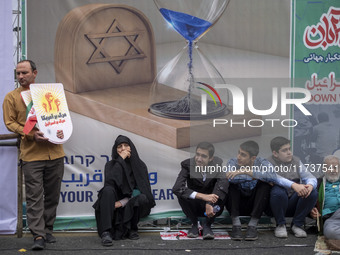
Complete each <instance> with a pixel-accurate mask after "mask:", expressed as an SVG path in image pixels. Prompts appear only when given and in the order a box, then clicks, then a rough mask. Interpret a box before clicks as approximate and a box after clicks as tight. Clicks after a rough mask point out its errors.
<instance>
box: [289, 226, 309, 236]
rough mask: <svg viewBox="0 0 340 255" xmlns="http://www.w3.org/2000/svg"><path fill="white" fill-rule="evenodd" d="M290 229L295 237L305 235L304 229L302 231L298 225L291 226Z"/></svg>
mask: <svg viewBox="0 0 340 255" xmlns="http://www.w3.org/2000/svg"><path fill="white" fill-rule="evenodd" d="M292 231H293V233H294V235H295V236H296V237H299V238H304V237H307V233H306V231H304V230H303V229H302V228H300V227H297V226H295V225H293V226H292Z"/></svg>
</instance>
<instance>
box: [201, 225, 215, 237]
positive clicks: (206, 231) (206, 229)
mask: <svg viewBox="0 0 340 255" xmlns="http://www.w3.org/2000/svg"><path fill="white" fill-rule="evenodd" d="M214 238H215V236H214V232H212V230H211V227H210V226H207V225H204V227H203V240H213V239H214Z"/></svg>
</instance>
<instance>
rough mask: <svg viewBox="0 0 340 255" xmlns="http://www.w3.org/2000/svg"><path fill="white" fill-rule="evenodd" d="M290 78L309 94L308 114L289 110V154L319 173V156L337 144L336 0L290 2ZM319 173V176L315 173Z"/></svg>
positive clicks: (339, 10) (339, 65)
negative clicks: (292, 120)
mask: <svg viewBox="0 0 340 255" xmlns="http://www.w3.org/2000/svg"><path fill="white" fill-rule="evenodd" d="M291 77H292V85H293V86H294V87H301V88H305V89H307V90H309V91H310V92H311V100H310V101H309V103H308V104H307V105H305V106H306V108H307V109H308V110H309V111H310V113H311V115H309V116H306V115H303V114H301V113H300V111H299V110H298V109H294V114H295V119H296V120H297V121H298V125H297V126H296V127H295V128H294V154H295V155H297V156H299V157H300V158H301V160H302V161H303V162H304V163H305V164H311V166H312V168H313V169H312V168H311V170H313V171H315V172H320V174H322V173H321V172H322V171H320V170H322V169H320V167H318V166H321V165H320V164H322V163H323V158H324V157H325V156H327V155H330V154H333V153H334V152H335V151H336V150H337V148H339V132H340V131H339V128H340V104H339V103H340V2H339V1H338V0H324V1H308V0H293V1H292V47H291ZM317 175H318V174H317Z"/></svg>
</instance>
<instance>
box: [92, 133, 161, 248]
mask: <svg viewBox="0 0 340 255" xmlns="http://www.w3.org/2000/svg"><path fill="white" fill-rule="evenodd" d="M154 206H155V201H154V198H153V196H152V193H151V187H150V181H149V176H148V170H147V167H146V165H145V163H144V162H143V161H142V160H141V159H140V158H139V156H138V153H137V150H136V148H135V146H134V144H133V143H132V142H131V140H130V139H129V138H128V137H126V136H122V135H120V136H118V137H117V139H116V141H115V144H114V145H113V148H112V160H111V161H109V162H107V163H106V165H105V181H104V187H103V188H102V189H101V190H100V191H99V193H98V199H97V201H96V202H95V204H94V205H93V208H94V209H95V216H96V221H97V229H98V234H99V236H100V237H101V239H102V244H103V245H104V246H110V245H112V239H115V240H120V239H124V238H129V239H132V240H136V239H138V238H139V235H138V232H137V231H138V227H137V224H138V222H139V219H140V218H143V217H146V216H147V215H149V213H150V211H151V208H152V207H154Z"/></svg>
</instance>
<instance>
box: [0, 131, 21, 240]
mask: <svg viewBox="0 0 340 255" xmlns="http://www.w3.org/2000/svg"><path fill="white" fill-rule="evenodd" d="M13 139H16V140H14V141H13ZM7 140H11V141H7ZM0 146H15V147H17V148H18V212H17V214H18V215H17V237H19V238H20V237H22V229H23V221H22V219H23V206H22V203H23V191H22V180H23V177H22V170H21V167H20V165H19V155H20V136H19V135H18V134H15V133H13V134H0Z"/></svg>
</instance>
